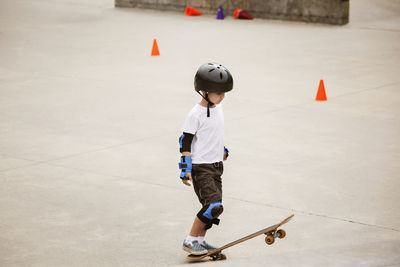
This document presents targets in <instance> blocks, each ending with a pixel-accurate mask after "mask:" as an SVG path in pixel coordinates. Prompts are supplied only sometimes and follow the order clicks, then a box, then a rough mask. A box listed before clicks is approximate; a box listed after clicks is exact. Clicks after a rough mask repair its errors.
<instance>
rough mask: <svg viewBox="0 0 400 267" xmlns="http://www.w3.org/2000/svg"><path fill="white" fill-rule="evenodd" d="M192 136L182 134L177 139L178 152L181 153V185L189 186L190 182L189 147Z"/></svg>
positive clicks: (190, 161)
mask: <svg viewBox="0 0 400 267" xmlns="http://www.w3.org/2000/svg"><path fill="white" fill-rule="evenodd" d="M193 137H194V135H193V134H190V133H186V132H184V133H183V134H182V136H181V137H180V138H179V151H180V152H181V153H182V157H181V162H180V164H179V169H181V171H182V172H181V176H180V178H181V179H182V183H184V184H185V185H187V186H190V183H189V181H190V182H193V180H192V159H191V154H190V152H191V145H192V141H193Z"/></svg>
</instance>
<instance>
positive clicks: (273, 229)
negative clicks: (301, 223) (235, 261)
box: [186, 214, 294, 261]
mask: <svg viewBox="0 0 400 267" xmlns="http://www.w3.org/2000/svg"><path fill="white" fill-rule="evenodd" d="M293 216H294V214H292V215H290V216H289V217H287V218H286V219H284V220H283V221H281V222H280V223H278V224H275V225H272V226H270V227H267V228H265V229H262V230H260V231H258V232H255V233H253V234H251V235H248V236H245V237H242V238H240V239H238V240H235V241H233V242H231V243H228V244H226V245H225V246H222V247H220V248H218V249H216V250H213V251H210V252H208V253H206V254H203V255H193V254H189V255H187V256H186V258H187V259H188V260H189V261H204V260H207V261H217V260H225V259H226V255H225V254H222V253H221V252H222V251H223V250H224V249H227V248H229V247H232V246H234V245H237V244H239V243H242V242H244V241H247V240H249V239H252V238H254V237H256V236H259V235H262V234H265V235H266V237H265V243H267V244H268V245H272V244H273V243H274V242H275V238H276V237H278V238H284V237H285V236H286V232H285V230H283V229H278V228H279V227H280V226H281V225H283V224H285V223H287V222H288V221H290V220H291V219H292V218H293Z"/></svg>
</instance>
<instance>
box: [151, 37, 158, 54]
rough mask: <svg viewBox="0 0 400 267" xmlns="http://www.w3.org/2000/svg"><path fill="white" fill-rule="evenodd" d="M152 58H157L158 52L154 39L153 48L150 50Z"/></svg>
mask: <svg viewBox="0 0 400 267" xmlns="http://www.w3.org/2000/svg"><path fill="white" fill-rule="evenodd" d="M151 55H152V56H159V55H160V51H159V50H158V45H157V40H156V39H155V38H154V40H153V48H152V49H151Z"/></svg>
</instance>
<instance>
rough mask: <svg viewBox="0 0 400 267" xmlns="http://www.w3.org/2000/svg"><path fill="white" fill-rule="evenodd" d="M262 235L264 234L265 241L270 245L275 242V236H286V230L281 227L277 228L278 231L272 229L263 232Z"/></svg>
mask: <svg viewBox="0 0 400 267" xmlns="http://www.w3.org/2000/svg"><path fill="white" fill-rule="evenodd" d="M264 235H266V237H265V243H267V244H268V245H272V244H273V243H274V242H275V238H276V237H278V238H280V239H282V238H284V237H285V236H286V232H285V230H283V229H279V230H278V231H276V230H273V231H271V232H267V233H264Z"/></svg>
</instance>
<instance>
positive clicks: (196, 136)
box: [179, 63, 233, 255]
mask: <svg viewBox="0 0 400 267" xmlns="http://www.w3.org/2000/svg"><path fill="white" fill-rule="evenodd" d="M194 85H195V90H196V92H198V93H199V94H200V95H201V96H202V98H203V99H202V100H201V102H200V103H199V104H196V105H195V106H194V107H193V108H192V110H191V111H190V113H189V115H188V116H187V117H186V120H185V123H184V125H183V127H182V131H183V134H182V136H181V137H180V138H179V144H180V152H181V153H182V156H181V161H180V163H179V169H180V170H181V175H180V178H181V179H182V182H183V183H184V184H185V185H187V186H190V182H191V183H192V184H193V187H194V191H195V193H196V195H197V197H198V198H199V201H200V203H201V204H202V206H203V208H202V209H201V210H200V211H199V212H198V214H197V216H196V218H195V220H194V222H193V225H192V228H191V230H190V233H189V235H188V236H187V237H186V239H185V240H184V242H183V250H184V251H186V252H188V253H190V254H194V255H202V254H205V253H207V252H208V251H209V250H213V249H216V247H214V246H212V245H210V244H208V243H207V242H206V241H205V240H204V237H205V235H206V232H207V230H208V229H210V228H211V226H212V225H213V224H219V219H218V216H219V215H221V213H222V212H223V206H222V180H221V175H222V173H223V163H222V160H226V159H227V157H228V153H229V151H228V149H226V148H225V147H224V117H223V113H222V107H221V105H219V104H220V103H221V102H222V100H223V99H224V97H225V93H226V92H228V91H230V90H232V87H233V79H232V75H231V74H230V72H229V71H228V70H227V69H226V68H225V67H223V66H222V65H220V64H217V63H207V64H204V65H202V66H200V68H199V69H198V71H197V73H196V76H195V80H194ZM189 181H190V182H189Z"/></svg>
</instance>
